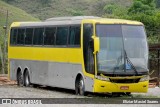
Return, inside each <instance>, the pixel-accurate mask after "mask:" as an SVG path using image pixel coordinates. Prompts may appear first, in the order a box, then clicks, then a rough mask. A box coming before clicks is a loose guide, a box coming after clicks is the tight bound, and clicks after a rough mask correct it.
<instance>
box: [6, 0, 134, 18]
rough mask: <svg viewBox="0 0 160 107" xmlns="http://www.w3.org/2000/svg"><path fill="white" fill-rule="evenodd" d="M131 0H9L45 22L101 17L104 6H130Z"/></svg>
mask: <svg viewBox="0 0 160 107" xmlns="http://www.w3.org/2000/svg"><path fill="white" fill-rule="evenodd" d="M132 1H133V0H46V2H44V0H10V1H8V3H9V4H12V5H14V6H17V7H19V8H21V9H23V10H25V11H26V12H27V13H29V14H31V15H32V16H34V17H37V18H39V19H41V20H45V19H47V18H51V17H57V16H74V15H87V16H88V15H93V16H102V14H103V11H102V10H103V7H104V6H105V5H106V4H110V3H116V4H117V5H121V6H130V5H131V3H132Z"/></svg>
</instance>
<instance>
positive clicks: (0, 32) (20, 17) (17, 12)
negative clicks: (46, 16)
mask: <svg viewBox="0 0 160 107" xmlns="http://www.w3.org/2000/svg"><path fill="white" fill-rule="evenodd" d="M7 10H8V16H9V17H8V27H9V26H10V24H11V23H12V22H15V21H38V20H39V19H38V18H34V17H32V16H31V15H29V14H27V13H26V12H25V11H23V10H21V9H18V8H16V7H14V6H11V5H9V4H7V3H5V2H3V1H0V44H2V43H3V36H4V29H3V26H4V25H5V23H6V14H7Z"/></svg>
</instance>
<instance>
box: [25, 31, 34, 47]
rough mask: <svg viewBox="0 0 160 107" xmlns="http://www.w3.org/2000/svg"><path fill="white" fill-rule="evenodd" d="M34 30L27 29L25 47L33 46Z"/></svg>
mask: <svg viewBox="0 0 160 107" xmlns="http://www.w3.org/2000/svg"><path fill="white" fill-rule="evenodd" d="M32 36H33V28H27V29H26V36H25V45H32Z"/></svg>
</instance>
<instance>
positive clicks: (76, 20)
mask: <svg viewBox="0 0 160 107" xmlns="http://www.w3.org/2000/svg"><path fill="white" fill-rule="evenodd" d="M82 21H84V22H87V21H89V22H94V23H99V24H132V25H143V24H142V23H141V22H138V21H131V20H123V19H109V18H101V17H95V16H75V17H56V18H50V19H47V20H45V21H42V22H13V23H12V25H11V27H27V26H53V25H77V24H81V22H82Z"/></svg>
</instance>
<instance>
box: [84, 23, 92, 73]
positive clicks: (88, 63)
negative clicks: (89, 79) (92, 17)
mask: <svg viewBox="0 0 160 107" xmlns="http://www.w3.org/2000/svg"><path fill="white" fill-rule="evenodd" d="M92 35H93V25H92V24H84V25H83V56H84V65H85V70H86V72H88V73H91V74H94V55H93V48H92V45H93V44H92V42H93V41H92V38H91V37H92Z"/></svg>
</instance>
